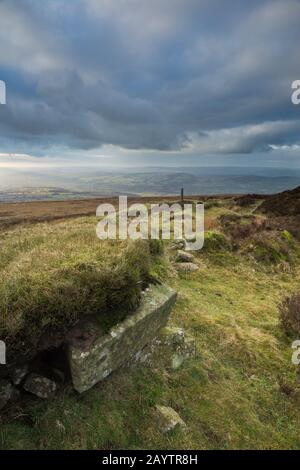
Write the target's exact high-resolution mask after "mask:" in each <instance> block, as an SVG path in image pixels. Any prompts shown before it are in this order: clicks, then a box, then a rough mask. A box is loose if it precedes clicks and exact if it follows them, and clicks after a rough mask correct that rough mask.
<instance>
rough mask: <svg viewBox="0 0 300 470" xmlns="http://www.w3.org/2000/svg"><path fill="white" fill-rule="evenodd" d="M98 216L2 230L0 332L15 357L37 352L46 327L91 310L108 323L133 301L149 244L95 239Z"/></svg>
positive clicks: (143, 277) (146, 273)
mask: <svg viewBox="0 0 300 470" xmlns="http://www.w3.org/2000/svg"><path fill="white" fill-rule="evenodd" d="M96 223H97V220H96V219H95V218H92V217H86V218H78V219H75V220H69V221H66V222H60V223H49V224H46V223H44V224H38V225H32V226H18V227H17V228H15V229H13V230H9V231H7V232H1V233H0V246H1V250H0V299H1V300H0V337H1V339H3V340H5V341H6V343H7V346H8V351H9V354H10V355H11V356H12V357H14V356H16V355H17V354H18V355H20V354H21V355H24V354H26V353H30V352H31V351H34V350H35V348H36V347H37V343H38V340H39V338H40V337H41V335H42V334H44V333H45V332H48V331H49V329H64V330H67V329H68V328H69V327H70V325H72V324H73V323H74V322H75V321H76V320H77V319H78V318H79V317H80V316H84V315H90V314H97V315H98V316H99V318H100V320H101V322H102V325H103V328H104V329H107V328H108V327H109V326H111V324H112V323H115V322H116V321H117V320H119V319H120V318H121V317H122V316H124V315H126V314H127V313H129V312H130V311H131V310H133V309H134V308H135V307H136V305H137V304H138V302H139V298H140V293H141V289H142V288H143V287H145V285H146V284H147V283H148V282H149V280H150V277H151V270H152V267H153V261H154V260H153V256H152V252H153V247H152V245H151V246H149V243H148V242H147V241H137V242H127V241H124V242H120V241H114V240H107V241H100V240H99V239H98V238H97V237H96V233H95V227H96ZM150 249H151V251H150ZM154 249H155V247H154ZM157 249H158V247H156V251H157Z"/></svg>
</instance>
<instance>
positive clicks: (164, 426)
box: [155, 405, 187, 433]
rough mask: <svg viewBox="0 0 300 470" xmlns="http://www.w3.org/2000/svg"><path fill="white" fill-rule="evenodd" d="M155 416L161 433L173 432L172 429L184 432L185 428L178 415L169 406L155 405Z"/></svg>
mask: <svg viewBox="0 0 300 470" xmlns="http://www.w3.org/2000/svg"><path fill="white" fill-rule="evenodd" d="M155 414H156V419H157V422H158V426H159V429H160V430H161V431H162V432H163V433H167V432H170V431H173V430H174V429H181V430H185V429H186V428H187V426H186V424H185V422H184V421H183V420H182V418H181V417H180V416H179V414H178V413H177V412H176V411H175V410H173V408H171V407H169V406H161V405H156V407H155Z"/></svg>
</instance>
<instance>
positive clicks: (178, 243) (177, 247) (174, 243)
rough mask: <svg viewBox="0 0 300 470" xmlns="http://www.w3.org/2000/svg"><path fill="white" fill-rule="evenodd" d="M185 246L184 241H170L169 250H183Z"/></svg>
mask: <svg viewBox="0 0 300 470" xmlns="http://www.w3.org/2000/svg"><path fill="white" fill-rule="evenodd" d="M185 245H186V241H185V240H184V239H181V240H177V239H176V240H172V244H171V248H173V249H174V250H184V249H185Z"/></svg>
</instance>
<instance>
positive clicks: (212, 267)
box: [0, 208, 300, 449]
mask: <svg viewBox="0 0 300 470" xmlns="http://www.w3.org/2000/svg"><path fill="white" fill-rule="evenodd" d="M213 210H215V208H214V209H213ZM72 223H74V221H72ZM76 223H78V224H79V227H80V226H81V224H82V225H84V224H89V221H88V219H83V220H82V221H80V220H78V222H76ZM57 225H58V226H59V225H60V224H57ZM40 227H41V226H40ZM45 227H48V226H45ZM39 230H41V231H42V228H40V229H39ZM39 230H38V231H37V234H36V236H37V239H40V238H39V237H41V234H39ZM47 230H49V231H50V232H51V226H49V227H48V228H47ZM53 243H54V242H53ZM23 249H24V257H25V256H26V255H25V253H26V250H29V249H30V248H29V246H28V244H23ZM112 252H113V250H112ZM112 252H111V254H112ZM14 262H15V263H18V261H17V259H16V260H15V261H14ZM196 262H199V265H200V266H201V268H200V269H199V271H197V272H195V273H191V274H180V275H178V274H177V273H176V271H175V270H174V268H173V267H172V265H171V264H169V265H166V264H164V263H162V262H159V263H157V265H156V267H155V268H154V269H155V273H156V275H159V276H161V277H163V278H164V280H165V281H166V282H167V283H168V284H169V285H171V286H172V287H174V288H175V289H176V290H177V291H178V293H179V296H178V301H177V304H176V306H175V308H174V311H173V314H172V317H171V324H172V325H175V326H179V327H183V328H185V329H186V330H187V331H188V332H189V333H191V334H192V335H193V336H194V338H195V340H196V344H197V348H198V351H199V355H198V357H196V358H193V359H190V360H188V361H187V362H185V363H184V365H183V366H182V367H181V368H180V369H179V370H177V371H175V372H167V371H166V370H164V369H161V368H160V366H159V365H157V367H152V368H148V367H147V366H144V365H135V366H132V367H130V368H124V369H121V370H119V371H117V372H115V373H113V374H112V375H111V376H110V377H108V378H107V379H106V380H105V381H103V382H101V383H99V384H98V385H97V386H95V387H94V388H93V389H92V390H90V391H88V392H87V393H85V394H84V395H82V396H78V395H76V394H75V392H73V391H72V390H71V389H70V388H66V389H64V390H62V391H61V392H60V393H59V394H58V396H57V397H55V398H53V399H52V400H50V401H47V402H41V401H36V400H34V401H33V402H31V403H27V404H24V405H20V406H18V408H17V409H15V408H14V407H12V408H11V409H7V410H6V412H5V414H4V416H3V418H2V423H1V427H0V447H1V448H3V449H12V448H13V449H124V448H125V449H136V448H144V449H150V448H152V449H156V448H157V449H188V448H191V449H229V448H230V449H232V448H233V449H249V448H256V449H278V448H284V449H298V448H300V432H299V422H300V382H299V378H298V375H297V367H296V366H295V365H293V364H292V362H291V355H292V349H291V338H288V337H287V336H286V335H285V333H284V332H283V329H282V327H281V325H280V321H279V314H278V305H279V303H280V302H281V300H282V298H283V297H285V296H286V295H288V294H289V293H291V292H294V291H296V290H299V284H300V266H299V265H298V264H294V265H293V266H292V267H291V272H281V271H280V269H278V270H277V269H273V268H272V269H271V267H270V268H269V267H268V266H265V265H261V264H259V263H258V262H257V261H255V260H254V259H251V258H249V257H246V256H242V255H241V254H238V253H231V252H219V253H205V252H203V253H201V252H200V253H198V254H197V255H196ZM286 386H288V387H286ZM287 388H289V389H290V390H291V393H288V394H287V393H286V392H285V390H286V389H287ZM156 403H157V404H161V405H168V406H171V407H173V408H174V409H175V410H176V411H177V412H178V413H179V414H180V416H181V417H182V418H183V419H184V420H185V422H186V423H187V426H188V429H187V431H185V432H183V433H180V432H173V433H171V434H169V435H163V434H161V433H160V432H159V430H158V429H157V426H156V421H155V420H154V419H153V406H154V405H155V404H156Z"/></svg>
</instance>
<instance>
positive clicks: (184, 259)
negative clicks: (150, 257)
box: [175, 250, 195, 263]
mask: <svg viewBox="0 0 300 470" xmlns="http://www.w3.org/2000/svg"><path fill="white" fill-rule="evenodd" d="M194 259H195V258H194V256H193V255H192V254H191V253H188V252H187V251H183V250H178V251H177V256H176V260H175V261H176V262H177V263H192V262H193V261H194Z"/></svg>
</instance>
